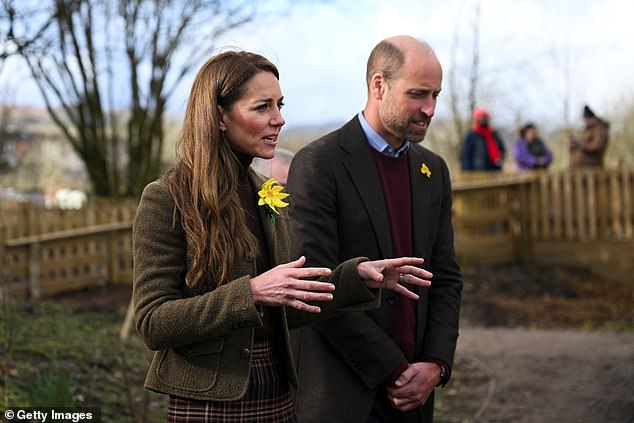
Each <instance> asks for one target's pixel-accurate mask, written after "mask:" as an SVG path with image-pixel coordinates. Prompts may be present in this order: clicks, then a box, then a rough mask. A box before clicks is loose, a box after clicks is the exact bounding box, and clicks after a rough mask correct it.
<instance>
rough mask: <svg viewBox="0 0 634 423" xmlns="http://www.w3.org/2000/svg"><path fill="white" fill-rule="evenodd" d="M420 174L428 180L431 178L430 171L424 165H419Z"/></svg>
mask: <svg viewBox="0 0 634 423" xmlns="http://www.w3.org/2000/svg"><path fill="white" fill-rule="evenodd" d="M420 173H422V174H423V175H425V176H427V177H428V178H431V170H429V168H428V167H427V165H426V164H425V163H423V164H422V165H421V167H420Z"/></svg>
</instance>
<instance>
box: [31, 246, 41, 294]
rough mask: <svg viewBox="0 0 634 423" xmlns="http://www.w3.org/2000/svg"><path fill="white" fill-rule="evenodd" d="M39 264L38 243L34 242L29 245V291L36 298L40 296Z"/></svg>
mask: <svg viewBox="0 0 634 423" xmlns="http://www.w3.org/2000/svg"><path fill="white" fill-rule="evenodd" d="M40 264H41V262H40V243H39V242H34V243H32V244H31V245H30V246H29V291H30V293H31V297H33V298H34V299H36V300H37V299H39V298H40V296H41V290H40V270H41V266H40Z"/></svg>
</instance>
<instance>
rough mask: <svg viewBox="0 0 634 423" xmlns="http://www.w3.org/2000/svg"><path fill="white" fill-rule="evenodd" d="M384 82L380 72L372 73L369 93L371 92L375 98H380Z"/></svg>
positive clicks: (383, 90) (383, 89)
mask: <svg viewBox="0 0 634 423" xmlns="http://www.w3.org/2000/svg"><path fill="white" fill-rule="evenodd" d="M386 84H387V81H386V80H385V77H384V76H383V75H382V74H380V73H375V74H374V75H372V79H370V93H372V96H373V97H374V98H375V99H377V100H381V99H382V98H383V93H384V92H385V85H386Z"/></svg>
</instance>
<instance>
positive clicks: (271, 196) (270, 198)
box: [258, 178, 289, 223]
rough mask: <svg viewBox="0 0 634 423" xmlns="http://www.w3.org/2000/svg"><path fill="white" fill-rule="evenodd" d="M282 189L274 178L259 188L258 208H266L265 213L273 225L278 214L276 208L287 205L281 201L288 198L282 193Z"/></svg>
mask: <svg viewBox="0 0 634 423" xmlns="http://www.w3.org/2000/svg"><path fill="white" fill-rule="evenodd" d="M283 190H284V187H283V186H282V185H280V184H279V183H278V182H277V181H276V180H275V178H270V179H269V180H267V181H266V182H265V183H263V184H262V186H261V187H260V191H258V195H259V196H260V199H259V200H258V206H264V207H266V211H267V212H268V213H269V216H270V217H271V222H273V223H275V215H276V214H280V213H279V212H278V211H277V209H276V207H277V208H280V209H281V208H284V207H288V203H286V202H284V201H283V200H284V199H285V198H286V197H288V195H289V194H287V193H285V192H282V191H283Z"/></svg>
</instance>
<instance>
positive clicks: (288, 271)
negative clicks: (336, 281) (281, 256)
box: [251, 256, 335, 313]
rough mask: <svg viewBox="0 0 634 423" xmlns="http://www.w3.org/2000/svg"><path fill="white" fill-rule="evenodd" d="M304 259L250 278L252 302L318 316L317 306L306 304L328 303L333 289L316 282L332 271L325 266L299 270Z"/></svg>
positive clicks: (281, 265)
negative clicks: (284, 307) (308, 302)
mask: <svg viewBox="0 0 634 423" xmlns="http://www.w3.org/2000/svg"><path fill="white" fill-rule="evenodd" d="M304 263H306V258H305V257H304V256H302V257H300V258H299V259H297V260H295V261H291V262H289V263H285V264H280V265H279V266H275V267H274V268H272V269H271V270H269V271H267V272H264V273H262V274H261V275H259V276H256V277H255V278H253V279H251V293H252V295H253V302H255V303H256V304H261V305H267V306H286V307H293V308H296V309H298V310H303V311H306V312H309V313H319V312H320V311H321V309H320V308H319V307H317V306H313V305H309V304H306V302H307V301H332V294H331V292H332V291H334V290H335V286H334V285H333V284H331V283H328V282H318V281H314V280H306V279H318V278H320V277H323V276H330V274H331V273H332V271H331V270H330V269H328V268H325V267H303V266H304Z"/></svg>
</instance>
